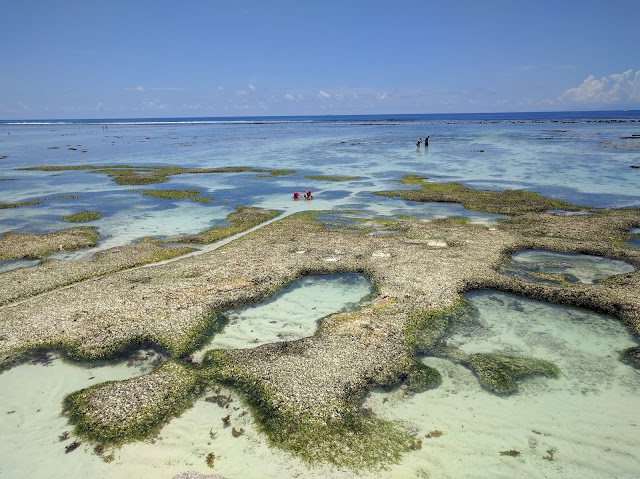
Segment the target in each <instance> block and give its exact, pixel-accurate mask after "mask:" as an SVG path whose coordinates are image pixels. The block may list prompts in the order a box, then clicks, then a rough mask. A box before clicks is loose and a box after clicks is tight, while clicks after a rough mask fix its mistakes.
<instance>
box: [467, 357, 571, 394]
mask: <svg viewBox="0 0 640 479" xmlns="http://www.w3.org/2000/svg"><path fill="white" fill-rule="evenodd" d="M466 364H467V365H468V366H469V367H470V368H471V369H472V370H473V371H474V372H475V373H476V375H477V376H478V380H479V381H480V384H481V385H482V386H483V387H484V388H485V389H488V390H489V391H491V392H493V393H496V394H512V393H515V392H517V391H518V381H519V380H521V379H524V378H526V377H527V376H533V375H542V376H546V377H548V378H557V377H558V376H559V375H560V370H559V369H558V367H557V366H556V365H554V364H553V363H550V362H549V361H545V360H543V359H535V358H520V357H516V356H507V355H503V354H485V353H479V354H473V355H471V356H469V357H468V359H467V360H466Z"/></svg>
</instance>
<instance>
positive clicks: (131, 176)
mask: <svg viewBox="0 0 640 479" xmlns="http://www.w3.org/2000/svg"><path fill="white" fill-rule="evenodd" d="M17 169H18V170H26V171H92V172H95V173H100V174H104V175H107V176H108V177H109V178H111V179H112V180H113V181H114V182H115V183H117V184H118V185H151V184H157V183H164V182H165V181H168V180H169V177H171V176H175V175H184V174H215V173H243V172H255V173H267V174H268V175H267V176H281V175H290V174H292V173H295V171H294V170H267V169H260V168H251V167H249V166H227V167H220V168H183V167H181V166H131V165H107V166H96V165H50V166H32V167H28V168H17Z"/></svg>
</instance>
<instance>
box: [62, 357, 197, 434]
mask: <svg viewBox="0 0 640 479" xmlns="http://www.w3.org/2000/svg"><path fill="white" fill-rule="evenodd" d="M203 390H204V384H203V383H202V382H201V381H200V380H199V375H198V373H197V371H195V370H194V369H192V368H189V367H187V366H185V365H182V364H179V363H177V362H175V361H167V362H165V363H164V364H162V365H161V366H160V367H159V368H158V369H156V370H155V371H153V372H151V373H149V374H147V375H145V376H139V377H136V378H132V379H128V380H126V381H110V382H106V383H101V384H98V385H95V386H91V387H89V388H86V389H82V390H80V391H76V392H74V393H72V394H70V395H68V396H66V397H65V398H64V400H63V414H65V415H66V416H67V418H68V420H69V423H71V424H72V425H73V426H74V433H75V434H76V435H77V436H78V437H81V438H84V439H88V440H90V441H93V442H96V443H99V444H103V445H105V444H108V445H111V446H118V445H122V444H124V443H127V442H132V441H138V440H142V439H147V438H150V437H153V436H155V435H157V434H158V433H159V432H160V430H161V429H162V427H163V426H164V425H165V424H167V423H168V422H169V421H170V420H171V419H173V418H174V417H177V416H179V415H180V414H182V413H183V412H184V411H186V410H187V409H189V408H190V407H192V406H193V403H194V402H195V400H196V399H197V398H198V397H199V396H200V395H201V394H202V392H203ZM132 391H133V392H132ZM124 398H126V399H127V401H126V402H125V401H123V399H124ZM125 404H126V407H124V406H125Z"/></svg>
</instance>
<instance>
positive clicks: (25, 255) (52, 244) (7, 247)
mask: <svg viewBox="0 0 640 479" xmlns="http://www.w3.org/2000/svg"><path fill="white" fill-rule="evenodd" d="M99 237H100V233H98V231H96V229H95V228H94V227H93V226H76V227H74V228H69V229H66V230H62V231H56V232H53V233H46V234H35V233H12V232H10V231H7V232H6V233H4V234H3V235H2V236H0V261H6V260H11V259H42V258H44V257H45V256H49V255H51V254H53V253H57V252H60V251H74V250H78V249H82V248H89V247H92V246H95V245H96V243H97V240H98V238H99Z"/></svg>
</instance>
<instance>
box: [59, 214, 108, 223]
mask: <svg viewBox="0 0 640 479" xmlns="http://www.w3.org/2000/svg"><path fill="white" fill-rule="evenodd" d="M101 216H102V213H100V212H99V211H80V212H79V213H74V214H72V215H68V216H63V217H62V219H63V220H64V221H68V222H69V223H86V222H87V221H96V220H98V219H100V217H101Z"/></svg>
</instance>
